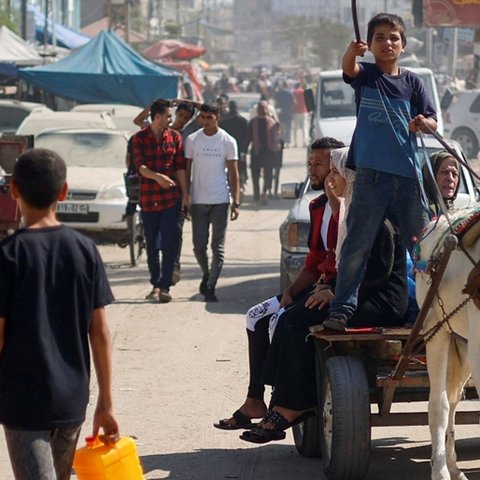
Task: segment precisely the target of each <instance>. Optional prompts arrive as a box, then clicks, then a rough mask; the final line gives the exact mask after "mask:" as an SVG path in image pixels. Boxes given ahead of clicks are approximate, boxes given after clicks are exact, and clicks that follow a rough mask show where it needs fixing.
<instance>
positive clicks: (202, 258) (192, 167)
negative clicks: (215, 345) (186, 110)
mask: <svg viewBox="0 0 480 480" xmlns="http://www.w3.org/2000/svg"><path fill="white" fill-rule="evenodd" d="M199 117H200V123H201V125H202V126H203V128H202V130H198V131H197V132H195V133H193V134H192V135H190V136H188V137H187V141H186V145H185V156H186V158H187V178H189V179H191V187H190V196H191V206H190V212H191V216H192V239H193V251H194V253H195V257H196V259H197V262H198V264H199V265H200V268H201V269H202V274H203V277H202V282H201V283H200V288H199V290H200V293H201V294H202V295H203V296H204V297H205V300H206V301H207V302H216V301H217V297H216V295H215V286H216V284H217V281H218V277H219V276H220V272H221V271H222V267H223V261H224V255H225V252H224V247H225V236H226V231H227V224H228V216H229V215H228V211H229V209H230V220H236V219H237V218H238V213H239V212H238V208H239V196H240V188H239V180H238V167H237V161H238V154H237V142H236V141H235V139H234V138H233V137H232V136H231V135H229V134H228V133H227V132H226V131H225V130H223V129H221V128H219V126H218V121H219V117H220V112H219V109H218V107H216V106H214V105H209V104H205V105H202V107H201V109H200V115H199ZM230 201H231V205H230ZM210 226H211V227H212V241H211V248H212V261H211V264H210V265H209V262H208V254H207V247H208V237H209V231H210Z"/></svg>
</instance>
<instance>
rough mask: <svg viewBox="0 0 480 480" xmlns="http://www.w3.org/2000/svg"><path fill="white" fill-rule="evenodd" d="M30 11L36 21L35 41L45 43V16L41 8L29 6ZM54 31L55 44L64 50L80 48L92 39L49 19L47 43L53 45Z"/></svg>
mask: <svg viewBox="0 0 480 480" xmlns="http://www.w3.org/2000/svg"><path fill="white" fill-rule="evenodd" d="M28 10H29V11H31V12H33V16H34V19H35V39H36V40H37V41H38V42H39V43H43V42H44V39H45V15H44V14H43V13H42V12H41V11H40V9H39V8H37V7H35V6H33V5H29V6H28ZM52 30H55V42H56V44H57V45H58V46H59V47H63V48H78V47H81V46H82V45H85V44H86V43H87V42H88V41H89V40H90V37H87V36H86V35H83V34H82V33H78V32H76V31H75V30H72V29H70V28H68V27H65V26H64V25H61V24H59V23H53V22H52V21H51V20H50V19H47V42H48V43H53V39H52Z"/></svg>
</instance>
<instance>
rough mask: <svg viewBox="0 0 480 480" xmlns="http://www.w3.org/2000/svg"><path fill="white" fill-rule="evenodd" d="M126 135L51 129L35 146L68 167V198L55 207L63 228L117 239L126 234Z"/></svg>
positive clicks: (114, 131)
mask: <svg viewBox="0 0 480 480" xmlns="http://www.w3.org/2000/svg"><path fill="white" fill-rule="evenodd" d="M127 141H128V135H127V134H126V133H125V132H120V131H118V130H108V129H70V128H69V129H51V130H44V131H42V132H40V133H39V134H38V135H37V136H36V137H35V147H42V148H49V149H51V150H53V151H55V152H57V153H58V154H59V155H60V156H61V157H62V158H63V159H64V160H65V162H66V164H67V183H68V195H67V199H66V200H65V201H63V202H59V203H58V205H57V215H58V218H59V220H61V221H62V222H63V223H65V224H66V225H69V226H71V227H73V228H76V229H80V230H87V231H91V232H100V233H102V234H106V235H108V236H109V237H113V239H115V240H118V239H120V238H122V236H124V235H125V233H126V223H125V220H124V213H125V206H126V204H127V196H126V192H125V183H124V179H123V174H124V172H125V170H126V166H125V156H126V151H127Z"/></svg>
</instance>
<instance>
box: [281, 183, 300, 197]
mask: <svg viewBox="0 0 480 480" xmlns="http://www.w3.org/2000/svg"><path fill="white" fill-rule="evenodd" d="M302 189H303V182H301V183H282V185H281V190H280V191H281V192H282V198H284V199H290V200H292V199H293V200H294V199H296V198H298V197H299V195H300V192H301V191H302Z"/></svg>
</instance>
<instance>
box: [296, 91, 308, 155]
mask: <svg viewBox="0 0 480 480" xmlns="http://www.w3.org/2000/svg"><path fill="white" fill-rule="evenodd" d="M304 93H305V89H304V86H303V84H302V83H300V82H299V83H297V84H296V85H295V89H294V90H293V98H294V104H293V145H294V146H295V147H296V146H297V145H298V146H301V147H305V146H306V145H307V143H308V118H309V116H308V110H307V106H306V105H305V100H304V97H303V96H304ZM299 135H300V141H299V142H298V143H297V140H298V137H299Z"/></svg>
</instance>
